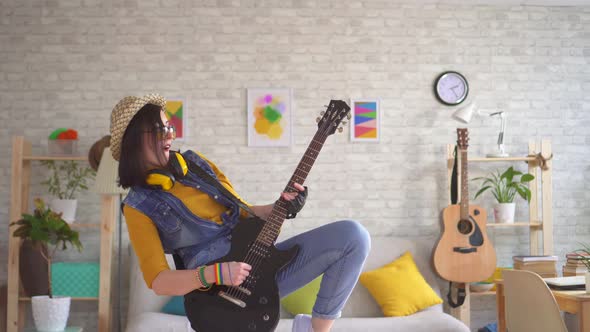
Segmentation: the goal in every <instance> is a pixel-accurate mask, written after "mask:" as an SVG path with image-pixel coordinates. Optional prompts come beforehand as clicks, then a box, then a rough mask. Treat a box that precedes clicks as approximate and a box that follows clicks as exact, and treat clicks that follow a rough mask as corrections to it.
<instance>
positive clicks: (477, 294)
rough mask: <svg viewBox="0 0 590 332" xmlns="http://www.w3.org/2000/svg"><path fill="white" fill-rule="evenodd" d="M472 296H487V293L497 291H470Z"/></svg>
mask: <svg viewBox="0 0 590 332" xmlns="http://www.w3.org/2000/svg"><path fill="white" fill-rule="evenodd" d="M469 294H471V296H487V295H496V291H495V290H494V291H487V292H469Z"/></svg>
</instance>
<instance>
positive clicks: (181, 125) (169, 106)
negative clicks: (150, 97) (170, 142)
mask: <svg viewBox="0 0 590 332" xmlns="http://www.w3.org/2000/svg"><path fill="white" fill-rule="evenodd" d="M185 111H186V101H185V100H184V99H183V98H169V99H167V100H166V110H165V111H164V112H165V113H166V117H167V118H168V121H170V124H171V125H173V126H174V128H175V129H176V140H177V141H178V140H183V139H184V138H185V137H186V129H187V125H186V115H185V114H184V113H185Z"/></svg>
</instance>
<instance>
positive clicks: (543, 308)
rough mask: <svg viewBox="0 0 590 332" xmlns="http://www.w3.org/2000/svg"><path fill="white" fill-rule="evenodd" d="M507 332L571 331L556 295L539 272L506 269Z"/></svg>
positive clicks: (504, 274)
mask: <svg viewBox="0 0 590 332" xmlns="http://www.w3.org/2000/svg"><path fill="white" fill-rule="evenodd" d="M503 276H504V296H505V303H506V328H507V330H508V332H531V331H535V332H568V331H567V328H566V327H565V324H564V322H563V319H562V318H561V312H560V311H559V306H558V305H557V302H556V301H555V297H554V296H553V294H552V293H551V290H550V289H549V287H548V286H547V284H546V283H545V281H544V280H543V279H542V278H541V277H540V276H539V275H538V274H536V273H533V272H530V271H524V270H504V271H503Z"/></svg>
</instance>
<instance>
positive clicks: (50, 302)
mask: <svg viewBox="0 0 590 332" xmlns="http://www.w3.org/2000/svg"><path fill="white" fill-rule="evenodd" d="M10 226H18V229H16V230H15V231H14V233H13V235H14V236H16V237H19V238H21V239H23V240H31V241H32V242H33V244H34V245H35V246H37V247H38V248H39V250H40V252H41V254H42V255H43V258H45V260H46V261H47V269H48V271H47V272H48V276H49V278H48V280H47V283H48V286H49V291H48V295H41V296H33V297H32V299H31V300H32V305H33V319H34V321H35V326H36V328H37V330H39V331H63V330H64V329H65V327H66V323H67V321H68V316H69V312H70V302H71V298H70V297H54V296H53V290H52V287H51V286H52V285H51V260H52V259H53V256H54V255H55V252H56V251H57V250H58V249H62V250H66V249H67V248H68V247H67V246H68V244H69V245H71V246H74V247H76V248H77V249H78V251H81V250H82V244H81V243H80V240H79V235H78V232H76V231H74V230H72V229H71V228H70V226H69V225H68V224H67V223H66V222H65V221H64V220H63V219H62V218H61V215H60V214H58V213H55V212H54V211H51V209H49V208H47V207H46V206H45V203H44V202H43V200H41V199H35V211H34V213H33V214H26V213H23V214H22V218H21V219H20V220H18V221H15V222H12V223H10ZM43 247H45V248H46V249H45V250H43V249H42V248H43Z"/></svg>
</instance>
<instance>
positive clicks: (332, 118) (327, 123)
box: [316, 100, 350, 136]
mask: <svg viewBox="0 0 590 332" xmlns="http://www.w3.org/2000/svg"><path fill="white" fill-rule="evenodd" d="M320 114H321V115H322V117H321V118H320V117H318V118H317V119H316V120H317V122H318V131H319V132H323V133H324V134H325V135H326V136H329V135H332V134H333V133H335V132H336V129H338V131H339V132H342V127H340V128H338V126H339V125H340V123H341V122H342V120H343V119H344V118H345V117H346V118H348V119H350V107H349V106H348V105H347V104H346V103H345V102H344V101H342V100H330V105H328V108H327V109H326V110H325V111H323V112H321V113H320ZM342 124H343V125H344V124H346V121H344V122H342Z"/></svg>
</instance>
